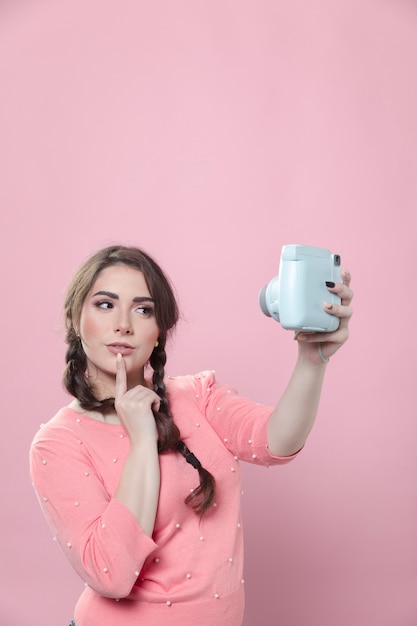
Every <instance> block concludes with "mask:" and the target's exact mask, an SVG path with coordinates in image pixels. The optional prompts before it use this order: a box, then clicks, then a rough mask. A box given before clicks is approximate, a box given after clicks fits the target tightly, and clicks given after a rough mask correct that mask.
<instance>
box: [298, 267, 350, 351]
mask: <svg viewBox="0 0 417 626" xmlns="http://www.w3.org/2000/svg"><path fill="white" fill-rule="evenodd" d="M341 275H342V281H343V282H342V283H336V284H335V286H334V287H327V288H328V290H329V291H330V292H331V293H335V294H337V295H338V296H340V298H341V303H340V304H339V305H338V304H329V303H324V306H323V308H324V310H325V311H327V313H330V314H331V315H336V316H337V317H339V318H340V324H339V328H338V329H337V330H335V331H333V332H330V333H299V334H296V336H295V337H294V339H296V340H297V341H298V345H299V351H300V356H304V357H307V358H308V359H309V360H310V361H312V362H313V363H322V362H323V359H322V358H321V357H320V353H319V350H318V344H320V347H321V352H322V355H323V358H324V359H329V358H330V357H331V356H333V354H335V352H337V350H339V348H341V347H342V346H343V344H344V343H345V341H347V339H348V338H349V329H348V326H349V322H350V318H351V317H352V313H353V311H352V308H351V306H350V304H351V302H352V298H353V292H352V290H351V288H350V279H351V277H350V273H349V272H348V271H347V270H345V269H343V270H342V272H341Z"/></svg>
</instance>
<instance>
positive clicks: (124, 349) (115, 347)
mask: <svg viewBox="0 0 417 626" xmlns="http://www.w3.org/2000/svg"><path fill="white" fill-rule="evenodd" d="M107 348H108V350H110V352H111V353H112V354H122V355H123V356H126V355H127V354H131V353H132V352H133V350H134V349H135V348H134V347H133V346H128V345H126V344H123V343H110V344H108V345H107Z"/></svg>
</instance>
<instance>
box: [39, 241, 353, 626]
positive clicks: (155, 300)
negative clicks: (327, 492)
mask: <svg viewBox="0 0 417 626" xmlns="http://www.w3.org/2000/svg"><path fill="white" fill-rule="evenodd" d="M342 278H343V284H334V283H332V284H330V286H329V287H328V288H329V290H330V291H331V292H333V293H337V294H338V295H340V296H341V305H340V306H336V305H333V306H330V305H326V304H325V303H324V305H323V306H324V307H325V308H326V309H327V310H328V312H329V313H330V314H332V315H336V316H338V317H339V318H340V320H341V321H340V325H339V328H338V330H337V331H335V332H332V333H329V334H328V335H327V336H326V338H325V341H323V338H324V336H323V335H319V334H317V335H316V334H311V335H306V334H304V335H303V334H299V335H298V336H297V337H296V339H297V343H298V353H299V354H298V359H297V362H296V365H295V368H294V372H293V374H292V377H291V379H290V381H289V383H288V386H287V388H286V390H285V392H284V393H283V395H282V397H281V399H280V400H279V402H278V404H277V406H276V407H275V408H274V409H272V408H271V407H266V406H262V405H259V404H255V403H252V402H250V401H248V400H246V399H243V398H239V397H238V396H237V394H236V393H235V391H234V390H233V389H231V388H229V387H226V386H224V385H221V384H219V383H218V382H216V380H215V377H214V374H213V372H203V373H201V374H197V375H196V376H182V377H177V378H166V377H165V374H164V366H165V362H166V353H165V346H166V341H167V338H168V336H169V333H170V332H171V331H172V329H173V328H174V327H175V324H176V322H177V320H178V308H177V304H176V301H175V297H174V294H173V291H172V288H171V286H170V283H169V281H168V280H167V278H166V277H165V276H164V274H163V272H162V271H161V269H160V268H159V266H158V265H157V264H156V263H155V262H154V261H153V260H152V259H151V258H150V257H149V256H148V255H147V254H145V253H144V252H143V251H141V250H139V249H137V248H133V247H124V246H111V247H108V248H105V249H103V250H101V251H99V252H98V253H97V254H95V255H93V256H92V257H91V258H90V259H88V260H87V261H86V262H85V263H84V265H83V266H82V267H81V269H80V270H79V271H78V272H77V274H76V275H75V276H74V278H73V281H72V283H71V285H70V287H69V289H68V294H67V298H66V302H65V314H66V321H67V344H68V349H67V354H66V362H67V367H66V370H65V374H64V383H65V386H66V388H67V390H68V391H69V393H70V394H71V395H72V396H73V397H74V400H73V401H72V402H71V404H69V405H68V406H66V407H64V408H62V409H61V410H60V411H59V412H58V413H57V414H56V415H55V417H53V418H52V420H50V421H49V422H48V423H47V424H46V425H45V426H43V427H42V428H41V430H40V431H39V432H38V434H37V435H36V436H35V438H34V441H33V444H32V447H31V454H30V458H31V475H32V479H33V483H34V485H35V488H36V491H37V494H38V496H39V500H40V503H41V506H42V508H43V511H44V513H45V516H46V518H47V520H48V523H49V525H50V527H51V528H52V530H53V532H54V534H55V537H56V539H57V541H58V542H59V543H60V545H61V547H62V549H63V550H64V552H65V555H66V556H67V558H68V560H69V561H70V563H71V564H72V566H73V567H74V569H75V570H76V571H77V572H78V574H79V575H80V576H81V578H82V579H83V580H84V581H85V584H86V588H85V590H84V592H83V593H82V594H81V597H80V599H79V601H78V603H77V605H76V608H75V616H74V619H75V622H73V623H76V625H77V626H133V625H135V626H138V625H139V624H143V625H146V626H161V624H164V625H165V626H178V625H179V624H181V625H182V626H186V625H189V626H197V625H198V626H239V625H240V624H241V622H242V619H243V605H244V594H243V578H242V574H243V544H242V525H241V511H240V502H239V500H240V493H241V487H240V471H239V460H245V461H249V462H252V463H258V464H262V465H274V464H276V465H279V464H282V463H287V462H288V461H289V460H291V459H292V458H294V456H295V455H296V454H297V453H298V451H299V450H300V449H301V448H302V447H303V445H304V443H305V441H306V438H307V436H308V434H309V432H310V429H311V427H312V425H313V422H314V419H315V416H316V413H317V408H318V403H319V397H320V392H321V388H322V382H323V377H324V372H325V370H326V364H327V362H328V360H329V357H331V356H332V355H333V354H334V353H335V352H336V351H337V350H338V349H339V348H340V347H341V346H342V345H343V343H344V342H345V341H346V339H347V337H348V329H347V328H348V322H349V319H350V317H351V314H352V311H351V309H350V306H349V305H350V301H351V299H352V292H351V290H350V287H349V282H350V276H349V274H348V272H346V271H344V272H343V273H342ZM319 342H321V343H320V344H319ZM318 348H320V349H318ZM148 368H149V369H150V370H152V377H151V379H148V378H147V377H146V376H145V373H146V372H148V371H149V370H148Z"/></svg>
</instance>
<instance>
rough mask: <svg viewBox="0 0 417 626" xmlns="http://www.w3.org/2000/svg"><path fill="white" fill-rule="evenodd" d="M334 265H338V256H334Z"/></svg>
mask: <svg viewBox="0 0 417 626" xmlns="http://www.w3.org/2000/svg"><path fill="white" fill-rule="evenodd" d="M334 264H335V265H340V256H339V255H338V254H335V255H334Z"/></svg>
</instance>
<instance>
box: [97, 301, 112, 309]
mask: <svg viewBox="0 0 417 626" xmlns="http://www.w3.org/2000/svg"><path fill="white" fill-rule="evenodd" d="M94 306H95V307H97V308H98V309H112V308H113V303H112V302H109V301H108V300H99V301H98V302H95V303H94Z"/></svg>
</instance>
